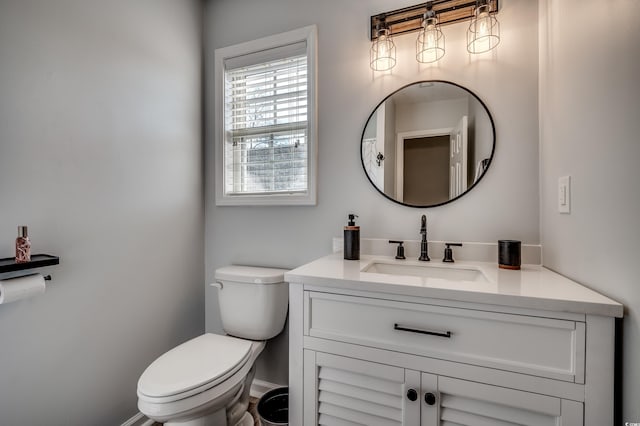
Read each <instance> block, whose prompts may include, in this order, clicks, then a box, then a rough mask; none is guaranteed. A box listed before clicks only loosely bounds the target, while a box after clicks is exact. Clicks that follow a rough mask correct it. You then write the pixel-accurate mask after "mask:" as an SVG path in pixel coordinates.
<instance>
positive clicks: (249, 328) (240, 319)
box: [215, 265, 289, 340]
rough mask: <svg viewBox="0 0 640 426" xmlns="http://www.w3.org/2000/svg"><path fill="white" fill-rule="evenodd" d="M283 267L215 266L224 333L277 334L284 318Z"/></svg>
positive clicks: (285, 289)
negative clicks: (217, 267) (216, 267)
mask: <svg viewBox="0 0 640 426" xmlns="http://www.w3.org/2000/svg"><path fill="white" fill-rule="evenodd" d="M285 272H287V270H285V269H275V268H260V267H255V266H235V265H234V266H225V267H223V268H219V269H217V270H216V273H215V279H216V286H218V287H219V291H218V305H219V306H220V316H221V318H222V327H223V328H224V331H225V333H227V334H229V335H231V336H235V337H240V338H243V339H250V340H266V339H270V338H272V337H275V336H277V335H278V334H280V332H281V331H282V329H283V328H284V323H285V321H286V319H287V311H288V307H289V284H287V283H286V282H284V273H285Z"/></svg>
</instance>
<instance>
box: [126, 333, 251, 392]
mask: <svg viewBox="0 0 640 426" xmlns="http://www.w3.org/2000/svg"><path fill="white" fill-rule="evenodd" d="M252 343H253V342H251V341H249V340H243V339H238V338H235V337H231V336H221V335H217V334H211V333H207V334H203V335H202V336H198V337H196V338H194V339H191V340H189V341H187V342H185V343H183V344H181V345H179V346H177V347H175V348H173V349H171V350H170V351H168V352H166V353H165V354H163V355H162V356H160V357H159V358H158V359H156V360H155V361H154V362H153V363H151V365H149V367H147V369H146V370H145V371H144V373H142V376H140V380H139V381H138V397H139V398H140V399H141V400H144V401H148V402H152V403H168V402H172V401H177V400H180V399H184V398H187V397H189V396H192V395H195V394H198V393H202V392H204V391H206V390H207V389H210V388H212V387H215V386H217V385H219V384H220V383H222V382H224V381H225V380H227V379H229V378H230V377H231V376H233V375H234V374H235V373H236V372H237V371H238V370H240V369H241V368H242V367H243V366H244V365H245V364H246V363H247V361H248V360H249V358H250V357H251V352H252V351H251V349H252Z"/></svg>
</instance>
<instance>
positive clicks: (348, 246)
mask: <svg viewBox="0 0 640 426" xmlns="http://www.w3.org/2000/svg"><path fill="white" fill-rule="evenodd" d="M356 217H358V216H356V215H354V214H353V213H352V214H350V215H349V222H348V223H347V226H345V227H344V258H345V259H347V260H359V259H360V227H359V226H356V222H355V218H356Z"/></svg>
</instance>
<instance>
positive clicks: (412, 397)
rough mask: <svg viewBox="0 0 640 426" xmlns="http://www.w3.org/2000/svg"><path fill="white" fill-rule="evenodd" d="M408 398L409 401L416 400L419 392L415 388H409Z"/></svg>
mask: <svg viewBox="0 0 640 426" xmlns="http://www.w3.org/2000/svg"><path fill="white" fill-rule="evenodd" d="M407 398H409V401H415V400H417V399H418V392H416V390H415V389H409V390H408V391H407Z"/></svg>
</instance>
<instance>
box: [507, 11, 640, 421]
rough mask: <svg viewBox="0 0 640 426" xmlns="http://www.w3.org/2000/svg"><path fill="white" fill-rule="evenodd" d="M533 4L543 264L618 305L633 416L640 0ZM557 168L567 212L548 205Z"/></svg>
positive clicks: (636, 411) (627, 409) (635, 415)
mask: <svg viewBox="0 0 640 426" xmlns="http://www.w3.org/2000/svg"><path fill="white" fill-rule="evenodd" d="M540 7H541V24H542V27H541V34H542V35H548V36H545V37H542V38H541V42H540V47H541V49H540V100H541V102H540V112H541V114H540V118H541V120H540V124H541V126H540V136H541V138H540V149H541V157H540V158H541V169H540V170H541V172H540V174H541V181H540V182H541V233H542V244H543V259H544V264H545V266H547V267H549V268H551V269H554V270H556V271H558V272H560V273H562V274H564V275H566V276H569V277H571V278H573V279H575V280H577V281H579V282H581V283H583V284H585V285H587V286H589V287H591V288H593V289H595V290H598V291H600V292H601V293H603V294H606V295H608V296H610V297H612V298H614V299H616V300H618V301H619V302H621V303H623V304H624V305H625V307H626V311H625V319H624V337H623V338H624V351H623V356H624V364H623V387H624V391H623V395H624V397H623V405H624V420H625V421H630V422H631V421H633V422H640V405H639V404H638V402H639V401H640V363H639V362H638V360H639V359H640V357H639V354H640V287H639V282H638V261H639V260H640V224H639V222H638V221H639V219H640V190H639V189H638V184H639V183H640V167H639V166H638V162H639V161H640V143H639V141H640V120H639V112H640V84H639V83H638V76H640V48H639V46H640V27H638V21H639V20H640V2H637V1H633V0H612V1H608V2H606V4H603V3H602V2H601V1H597V0H588V1H585V0H544V1H541V2H540ZM499 120H500V116H498V121H499ZM565 175H571V183H572V188H571V189H572V197H571V202H572V212H571V214H570V215H561V214H559V213H558V212H557V204H556V203H557V201H556V200H557V191H558V190H557V186H558V177H560V176H565Z"/></svg>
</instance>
